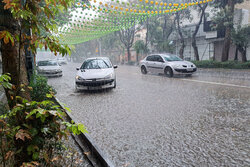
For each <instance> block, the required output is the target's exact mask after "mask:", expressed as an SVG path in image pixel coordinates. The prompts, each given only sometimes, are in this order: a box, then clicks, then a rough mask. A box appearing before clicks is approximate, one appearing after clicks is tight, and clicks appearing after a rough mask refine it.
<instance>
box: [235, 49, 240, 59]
mask: <svg viewBox="0 0 250 167" xmlns="http://www.w3.org/2000/svg"><path fill="white" fill-rule="evenodd" d="M238 51H239V49H238V47H236V51H235V57H234V61H238Z"/></svg>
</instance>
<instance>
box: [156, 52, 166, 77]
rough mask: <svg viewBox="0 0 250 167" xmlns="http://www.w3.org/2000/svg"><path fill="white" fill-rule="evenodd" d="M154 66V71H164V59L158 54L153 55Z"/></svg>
mask: <svg viewBox="0 0 250 167" xmlns="http://www.w3.org/2000/svg"><path fill="white" fill-rule="evenodd" d="M154 59H155V63H154V68H155V72H156V73H158V74H159V73H163V71H164V69H163V68H164V60H163V58H162V57H161V56H160V55H155V58H154Z"/></svg>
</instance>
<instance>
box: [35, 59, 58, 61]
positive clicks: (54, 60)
mask: <svg viewBox="0 0 250 167" xmlns="http://www.w3.org/2000/svg"><path fill="white" fill-rule="evenodd" d="M42 61H56V60H51V59H45V60H39V61H37V62H42Z"/></svg>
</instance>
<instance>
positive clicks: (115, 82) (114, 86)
mask: <svg viewBox="0 0 250 167" xmlns="http://www.w3.org/2000/svg"><path fill="white" fill-rule="evenodd" d="M113 88H114V89H115V88H116V80H115V81H114V87H113Z"/></svg>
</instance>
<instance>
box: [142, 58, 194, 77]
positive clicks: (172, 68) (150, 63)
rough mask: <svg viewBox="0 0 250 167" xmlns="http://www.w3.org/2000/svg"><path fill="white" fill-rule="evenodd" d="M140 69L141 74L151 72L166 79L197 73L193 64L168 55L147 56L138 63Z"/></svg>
mask: <svg viewBox="0 0 250 167" xmlns="http://www.w3.org/2000/svg"><path fill="white" fill-rule="evenodd" d="M140 68H141V72H142V74H147V73H148V72H151V73H157V74H165V75H166V76H168V77H173V76H174V75H178V74H184V75H186V76H191V75H192V74H193V73H194V72H196V71H197V67H196V66H195V65H194V64H193V63H191V62H189V61H184V60H182V59H181V58H179V57H178V56H176V55H173V54H168V53H167V54H152V55H149V56H147V57H146V58H145V59H143V60H142V61H141V62H140Z"/></svg>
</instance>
